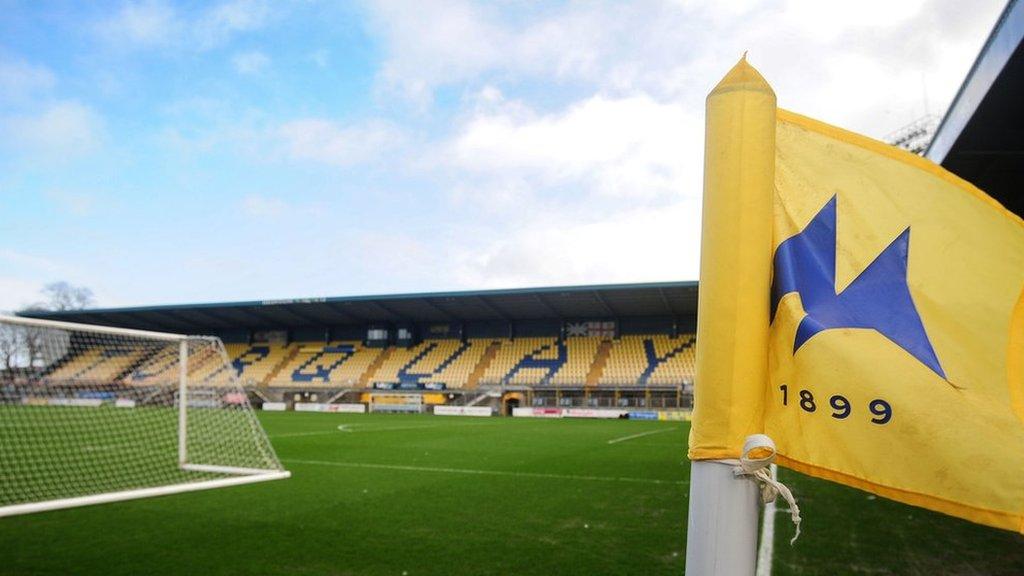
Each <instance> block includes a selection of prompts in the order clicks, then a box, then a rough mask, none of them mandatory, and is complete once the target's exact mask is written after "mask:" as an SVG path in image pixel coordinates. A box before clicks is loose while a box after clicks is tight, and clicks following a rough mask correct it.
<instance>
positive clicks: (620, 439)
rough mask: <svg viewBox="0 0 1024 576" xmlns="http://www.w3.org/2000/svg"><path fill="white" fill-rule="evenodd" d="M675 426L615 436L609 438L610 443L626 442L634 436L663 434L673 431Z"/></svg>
mask: <svg viewBox="0 0 1024 576" xmlns="http://www.w3.org/2000/svg"><path fill="white" fill-rule="evenodd" d="M673 430H675V428H664V429H662V430H651V431H650V432H641V433H640V434H633V435H632V436H623V437H622V438H614V439H612V440H609V441H608V443H609V444H618V443H619V442H625V441H626V440H632V439H634V438H643V437H644V436H650V435H652V434H661V433H662V432H671V431H673Z"/></svg>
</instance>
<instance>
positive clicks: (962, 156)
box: [925, 0, 1024, 216]
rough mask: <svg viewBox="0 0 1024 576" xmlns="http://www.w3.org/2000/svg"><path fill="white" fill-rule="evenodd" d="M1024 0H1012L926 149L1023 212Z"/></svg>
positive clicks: (951, 168)
mask: <svg viewBox="0 0 1024 576" xmlns="http://www.w3.org/2000/svg"><path fill="white" fill-rule="evenodd" d="M1022 40H1024V1H1020V0H1010V2H1009V3H1008V4H1007V5H1006V8H1005V9H1004V10H1003V13H1002V14H1001V15H1000V17H999V21H998V22H997V23H996V25H995V27H994V28H993V29H992V33H991V34H990V35H989V37H988V40H987V41H986V42H985V46H984V47H983V48H982V50H981V53H980V54H979V55H978V58H977V60H975V62H974V66H972V67H971V70H970V72H969V73H968V74H967V78H966V79H965V80H964V83H963V85H962V86H960V91H959V92H958V93H957V95H956V98H954V100H953V104H952V105H950V107H949V110H948V111H947V112H946V115H945V117H944V118H943V119H942V123H941V124H940V125H939V128H938V130H937V131H936V133H935V136H934V138H932V141H931V144H930V145H929V147H928V150H927V151H926V152H925V156H927V157H928V158H929V159H930V160H932V161H933V162H937V163H939V164H942V165H943V166H944V167H945V168H946V169H947V170H950V171H951V172H953V173H955V174H957V175H958V176H960V177H961V178H963V179H965V180H967V181H969V182H971V183H972V184H974V185H975V186H977V187H979V188H981V189H982V190H984V191H985V192H987V193H988V194H989V195H991V196H992V197H994V198H995V199H996V200H998V201H999V202H1001V203H1002V204H1003V205H1004V206H1006V207H1007V208H1008V209H1010V210H1012V211H1013V212H1016V213H1017V214H1018V215H1021V216H1024V43H1022Z"/></svg>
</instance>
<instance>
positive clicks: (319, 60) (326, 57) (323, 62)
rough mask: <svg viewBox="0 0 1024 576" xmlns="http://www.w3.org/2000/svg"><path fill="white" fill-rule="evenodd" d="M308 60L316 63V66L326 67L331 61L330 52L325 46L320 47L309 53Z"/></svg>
mask: <svg viewBox="0 0 1024 576" xmlns="http://www.w3.org/2000/svg"><path fill="white" fill-rule="evenodd" d="M309 61H310V62H312V63H313V64H315V65H316V67H317V68H327V66H328V64H330V63H331V52H330V50H327V49H326V48H320V49H319V50H314V51H312V52H310V53H309Z"/></svg>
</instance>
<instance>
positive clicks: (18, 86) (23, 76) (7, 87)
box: [0, 56, 57, 103]
mask: <svg viewBox="0 0 1024 576" xmlns="http://www.w3.org/2000/svg"><path fill="white" fill-rule="evenodd" d="M56 83H57V78H56V76H54V74H53V72H51V71H50V69H49V68H46V67H45V66H37V65H34V64H30V63H28V62H25V61H22V60H16V59H11V58H4V57H3V56H0V100H6V101H8V102H16V103H20V102H25V101H29V100H31V99H32V98H34V97H37V96H38V95H40V94H45V93H48V92H49V91H50V90H51V89H53V87H54V85H56Z"/></svg>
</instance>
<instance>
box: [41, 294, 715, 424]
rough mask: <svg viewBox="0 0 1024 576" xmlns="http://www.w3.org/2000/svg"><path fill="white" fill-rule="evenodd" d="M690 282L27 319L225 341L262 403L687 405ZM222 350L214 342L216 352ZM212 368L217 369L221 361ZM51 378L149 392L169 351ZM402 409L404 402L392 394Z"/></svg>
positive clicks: (77, 353)
mask: <svg viewBox="0 0 1024 576" xmlns="http://www.w3.org/2000/svg"><path fill="white" fill-rule="evenodd" d="M696 303H697V286H696V284H695V283H692V282H675V283H658V284H642V285H613V286H583V287H568V288H540V289H521V290H493V291H485V292H463V293H439V294H410V295H397V296H380V297H376V296H370V297H342V298H323V299H315V298H314V299H306V300H286V301H273V302H240V303H225V304H206V305H195V306H190V305H184V306H163V307H146V308H130V309H100V310H89V311H66V312H56V313H44V312H40V313H33V314H36V315H38V316H42V317H48V318H51V319H55V320H69V321H72V322H75V321H77V322H85V323H100V324H106V325H115V326H120V327H124V328H137V329H142V330H158V331H167V332H174V333H188V334H211V335H216V336H218V337H220V338H221V339H222V340H223V341H224V343H225V344H224V350H225V352H226V354H227V356H228V363H227V367H224V363H223V362H220V363H219V364H218V363H217V362H212V361H210V362H207V361H206V359H204V358H202V357H201V353H199V352H197V354H196V355H195V356H193V357H191V358H190V360H191V362H190V363H189V371H190V373H191V374H192V376H193V379H195V378H199V379H214V380H215V379H216V378H214V377H215V376H218V375H219V376H220V379H219V380H220V381H226V379H224V378H223V376H224V374H223V373H220V374H218V372H217V371H218V370H220V371H221V372H225V371H226V372H229V373H233V374H234V375H235V376H237V378H238V380H239V382H240V383H241V384H242V385H243V386H244V387H245V388H246V389H247V390H248V391H249V394H250V396H251V397H252V398H253V399H254V401H256V400H260V401H264V402H268V401H269V402H281V401H284V402H286V403H290V402H300V401H311V402H318V401H327V402H331V403H348V402H358V403H363V404H366V405H367V406H371V405H372V404H374V403H378V404H381V405H382V406H383V405H385V404H387V402H388V401H389V400H394V398H391V397H390V396H395V397H399V396H403V395H409V394H412V395H417V394H422V395H423V398H427V397H428V396H429V397H430V398H431V400H430V402H427V401H424V402H423V403H422V404H423V405H427V404H436V403H438V402H441V403H453V404H464V405H473V406H478V405H484V404H490V405H491V406H492V407H495V408H500V409H501V410H503V411H505V412H507V411H509V410H510V409H511V408H514V407H516V406H560V407H561V406H581V407H612V406H614V407H623V406H630V407H634V406H637V407H640V406H642V407H650V408H673V407H685V406H688V405H689V401H690V400H689V399H690V393H691V390H692V380H693V364H694V350H695V348H694V337H693V335H692V334H691V333H690V332H692V331H693V328H694V327H695V325H696V321H695V313H696ZM218 354H219V350H218ZM216 366H219V368H218V367H216ZM49 370H50V372H49V373H48V374H47V377H49V378H51V379H57V380H61V381H63V382H66V383H68V384H69V385H75V386H77V385H78V384H79V383H86V384H87V383H88V382H89V380H90V379H95V380H107V381H111V380H113V381H115V382H118V383H120V384H123V385H126V386H133V387H138V388H144V387H146V386H149V385H152V384H156V383H161V382H164V381H165V380H173V379H175V378H177V377H178V376H179V375H178V373H177V361H176V358H175V353H174V351H172V350H150V351H142V352H138V351H126V350H116V349H113V348H111V349H106V348H103V349H98V348H97V349H87V348H81V347H79V348H76V349H75V350H74V353H72V354H69V355H68V356H67V357H66V358H64V359H62V360H60V361H58V362H56V363H54V364H53V365H52V368H50V369H49ZM399 404H401V405H411V404H410V403H409V402H399Z"/></svg>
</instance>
